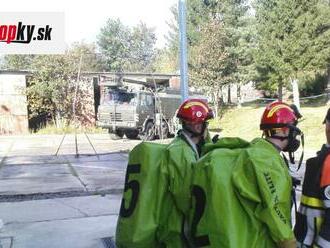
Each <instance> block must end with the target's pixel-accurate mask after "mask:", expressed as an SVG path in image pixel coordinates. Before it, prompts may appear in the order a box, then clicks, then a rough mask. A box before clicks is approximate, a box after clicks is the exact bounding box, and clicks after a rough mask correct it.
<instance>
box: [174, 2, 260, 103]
mask: <svg viewBox="0 0 330 248" xmlns="http://www.w3.org/2000/svg"><path fill="white" fill-rule="evenodd" d="M248 10H249V6H248V4H247V1H245V0H240V1H237V0H225V1H216V0H207V1H206V0H205V1H201V0H199V1H197V0H190V1H188V2H187V12H188V13H187V39H188V46H189V47H188V51H189V60H188V65H189V68H190V73H191V74H193V77H192V79H193V80H192V83H195V82H196V80H194V78H201V77H203V76H205V77H206V78H208V79H209V80H211V81H212V80H214V76H211V75H217V76H216V78H217V79H216V80H218V81H219V82H218V83H217V85H218V86H219V87H220V85H228V87H229V90H230V84H232V83H238V84H243V83H246V82H248V81H249V80H251V79H252V78H253V76H252V75H253V73H252V72H253V70H254V67H253V57H252V52H251V51H252V47H253V45H252V44H253V41H254V39H253V38H254V37H253V34H254V32H252V31H253V30H252V29H251V24H252V20H251V17H250V16H249V13H248ZM172 13H173V16H174V20H176V21H177V9H176V8H175V7H173V8H172ZM170 28H171V31H170V34H169V36H168V41H169V43H168V44H169V47H170V49H172V50H174V51H177V50H178V49H177V48H176V46H177V45H178V34H177V33H178V29H177V26H176V25H174V22H172V23H171V26H170ZM224 37H226V38H225V39H224ZM217 43H220V44H217ZM217 46H218V48H216V47H217ZM196 51H198V52H196ZM210 51H212V52H210ZM223 53H225V54H226V56H225V57H222V55H223ZM203 56H205V58H202V57H203ZM219 57H221V58H222V60H221V61H217V59H218V58H219ZM202 61H203V65H200V64H199V63H202ZM220 62H221V64H220ZM217 66H218V67H219V68H217ZM202 68H203V69H202ZM220 71H221V72H220ZM217 72H219V73H217ZM198 74H200V75H203V76H200V77H199V76H198ZM212 77H213V78H212ZM199 82H204V83H203V84H205V85H207V82H206V80H202V81H201V80H200V79H199ZM211 84H212V83H211ZM199 86H200V85H199ZM213 89H214V88H213ZM229 100H230V98H229Z"/></svg>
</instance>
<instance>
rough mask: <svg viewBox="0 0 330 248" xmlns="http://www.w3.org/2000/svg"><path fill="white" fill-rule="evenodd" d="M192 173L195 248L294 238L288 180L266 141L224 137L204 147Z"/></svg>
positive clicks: (268, 243)
mask: <svg viewBox="0 0 330 248" xmlns="http://www.w3.org/2000/svg"><path fill="white" fill-rule="evenodd" d="M205 151H206V152H207V153H206V155H205V156H203V157H202V158H201V159H200V160H199V161H198V162H197V164H196V166H195V168H194V175H193V183H192V184H193V185H192V195H193V209H192V211H191V212H190V215H189V225H190V227H191V240H192V243H193V244H194V245H195V246H196V247H228V248H236V247H240V248H242V247H243V248H244V247H246V248H251V247H256V248H259V247H267V248H268V247H276V246H277V243H279V242H282V241H286V240H292V239H294V236H293V232H292V230H291V224H290V192H291V179H290V176H289V174H288V170H287V167H286V165H285V164H284V161H283V159H282V158H281V157H280V155H279V152H278V151H276V149H275V148H274V147H273V146H272V145H271V144H270V143H268V142H267V141H265V140H264V139H255V140H254V141H252V142H251V143H250V144H249V143H248V142H246V141H244V140H241V139H238V138H222V139H220V140H219V141H218V142H217V143H216V144H214V145H210V146H207V147H205Z"/></svg>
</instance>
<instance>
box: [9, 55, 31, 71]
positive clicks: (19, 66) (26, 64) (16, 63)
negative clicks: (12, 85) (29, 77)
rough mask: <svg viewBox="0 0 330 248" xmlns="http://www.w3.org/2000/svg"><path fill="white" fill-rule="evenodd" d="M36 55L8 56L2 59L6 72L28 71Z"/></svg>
mask: <svg viewBox="0 0 330 248" xmlns="http://www.w3.org/2000/svg"><path fill="white" fill-rule="evenodd" d="M35 57H36V55H21V54H8V55H5V56H4V58H3V68H4V69H6V70H30V69H31V68H32V64H33V60H34V58H35Z"/></svg>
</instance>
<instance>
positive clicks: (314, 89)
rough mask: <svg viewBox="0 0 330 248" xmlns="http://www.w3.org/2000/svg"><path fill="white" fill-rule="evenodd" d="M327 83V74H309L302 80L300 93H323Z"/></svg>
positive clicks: (308, 94)
mask: <svg viewBox="0 0 330 248" xmlns="http://www.w3.org/2000/svg"><path fill="white" fill-rule="evenodd" d="M327 83H328V78H327V75H325V74H316V75H310V76H307V77H305V78H304V79H302V80H301V82H300V85H301V86H300V95H301V96H302V97H304V96H311V95H319V94H322V93H323V92H324V90H325V89H326V87H327Z"/></svg>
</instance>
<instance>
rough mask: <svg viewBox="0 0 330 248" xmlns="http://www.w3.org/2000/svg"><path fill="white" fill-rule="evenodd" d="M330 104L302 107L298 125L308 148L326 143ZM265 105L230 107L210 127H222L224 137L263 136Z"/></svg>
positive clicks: (248, 138) (247, 138)
mask: <svg viewBox="0 0 330 248" xmlns="http://www.w3.org/2000/svg"><path fill="white" fill-rule="evenodd" d="M328 108H329V106H326V105H323V106H315V107H302V108H301V113H302V115H303V119H302V120H301V121H300V123H299V124H298V126H299V127H300V129H301V130H302V131H303V132H304V134H305V147H306V149H307V150H317V149H319V148H320V147H321V145H322V144H323V143H325V141H326V139H325V134H324V125H323V124H322V122H323V119H324V116H325V114H326V112H327V109H328ZM263 111H264V106H262V107H259V106H248V107H241V108H230V109H227V110H226V111H225V113H224V114H223V117H222V118H221V119H216V120H213V121H211V123H210V129H211V130H212V129H213V130H214V129H221V136H222V137H233V136H239V137H241V138H243V139H246V140H252V139H253V138H255V137H261V134H262V133H261V131H260V130H259V124H260V118H261V115H262V113H263Z"/></svg>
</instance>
